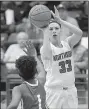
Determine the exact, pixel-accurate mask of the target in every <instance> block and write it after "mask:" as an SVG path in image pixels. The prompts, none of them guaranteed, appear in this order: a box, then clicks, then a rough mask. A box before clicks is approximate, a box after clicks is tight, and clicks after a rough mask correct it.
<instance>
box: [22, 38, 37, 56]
mask: <svg viewBox="0 0 89 109" xmlns="http://www.w3.org/2000/svg"><path fill="white" fill-rule="evenodd" d="M23 44H24V46H25V49H23V51H24V52H25V53H26V54H27V55H28V56H35V57H37V52H36V49H35V47H34V45H33V43H32V42H31V41H30V40H29V41H26V42H23Z"/></svg>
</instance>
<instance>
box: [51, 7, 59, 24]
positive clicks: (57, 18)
mask: <svg viewBox="0 0 89 109" xmlns="http://www.w3.org/2000/svg"><path fill="white" fill-rule="evenodd" d="M54 10H55V13H54V12H53V11H52V10H51V14H52V16H53V17H54V19H55V20H56V21H59V22H60V21H61V18H60V16H59V12H58V10H57V8H56V6H55V5H54Z"/></svg>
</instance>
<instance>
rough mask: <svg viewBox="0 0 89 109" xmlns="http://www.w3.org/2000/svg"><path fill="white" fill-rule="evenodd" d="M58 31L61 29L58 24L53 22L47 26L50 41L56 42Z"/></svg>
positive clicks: (58, 35)
mask: <svg viewBox="0 0 89 109" xmlns="http://www.w3.org/2000/svg"><path fill="white" fill-rule="evenodd" d="M60 30H61V27H60V25H59V24H58V23H56V22H53V23H50V24H49V31H50V40H51V41H56V40H58V38H59V37H60Z"/></svg>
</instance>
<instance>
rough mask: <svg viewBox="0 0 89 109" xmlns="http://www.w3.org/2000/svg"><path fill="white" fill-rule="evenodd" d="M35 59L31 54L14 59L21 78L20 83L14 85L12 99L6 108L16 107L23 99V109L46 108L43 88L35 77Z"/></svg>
mask: <svg viewBox="0 0 89 109" xmlns="http://www.w3.org/2000/svg"><path fill="white" fill-rule="evenodd" d="M36 66H37V61H36V60H35V58H34V57H33V56H22V57H20V58H19V59H17V60H16V67H17V68H18V70H19V75H20V76H21V78H22V79H23V81H24V82H23V83H22V84H21V85H18V86H15V87H14V88H13V91H12V101H11V103H10V105H9V106H8V108H7V109H17V107H18V105H19V103H20V101H21V100H22V101H23V109H46V108H45V96H46V94H45V90H44V87H43V86H42V85H41V84H40V82H39V81H38V80H37V79H36V75H37V74H38V73H37V68H36Z"/></svg>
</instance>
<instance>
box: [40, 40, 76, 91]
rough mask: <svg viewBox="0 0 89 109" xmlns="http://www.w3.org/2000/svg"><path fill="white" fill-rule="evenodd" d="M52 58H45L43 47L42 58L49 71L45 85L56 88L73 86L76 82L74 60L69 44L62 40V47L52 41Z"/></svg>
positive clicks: (46, 69)
mask: <svg viewBox="0 0 89 109" xmlns="http://www.w3.org/2000/svg"><path fill="white" fill-rule="evenodd" d="M50 44H51V49H52V59H51V60H48V59H44V58H43V57H44V54H43V53H42V47H41V49H40V52H41V59H42V62H43V65H44V68H45V71H46V72H47V75H46V83H45V86H46V87H49V88H52V89H56V90H57V88H59V87H61V86H62V87H71V86H73V85H74V82H75V75H74V60H73V55H72V50H71V48H70V46H69V44H68V43H67V42H65V41H61V44H62V46H63V47H62V48H58V47H55V46H54V45H53V44H52V43H50Z"/></svg>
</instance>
